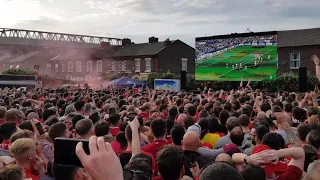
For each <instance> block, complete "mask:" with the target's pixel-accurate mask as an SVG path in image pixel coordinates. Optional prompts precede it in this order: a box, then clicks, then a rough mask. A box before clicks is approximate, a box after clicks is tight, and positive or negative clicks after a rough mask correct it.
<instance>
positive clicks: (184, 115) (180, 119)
mask: <svg viewBox="0 0 320 180" xmlns="http://www.w3.org/2000/svg"><path fill="white" fill-rule="evenodd" d="M187 117H188V115H186V114H184V113H182V114H180V115H179V116H178V118H177V123H178V124H180V125H182V126H183V125H184V120H185V119H186V118H187Z"/></svg>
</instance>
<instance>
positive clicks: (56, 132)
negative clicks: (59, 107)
mask: <svg viewBox="0 0 320 180" xmlns="http://www.w3.org/2000/svg"><path fill="white" fill-rule="evenodd" d="M69 136H70V132H69V130H68V129H67V125H66V124H65V123H63V122H58V123H56V124H53V125H52V126H51V127H50V129H49V138H50V140H51V142H54V140H55V139H56V138H58V137H61V138H69Z"/></svg>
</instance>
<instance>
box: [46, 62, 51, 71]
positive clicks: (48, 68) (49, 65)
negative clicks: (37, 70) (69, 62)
mask: <svg viewBox="0 0 320 180" xmlns="http://www.w3.org/2000/svg"><path fill="white" fill-rule="evenodd" d="M46 67H47V71H49V72H51V70H52V64H51V63H47V65H46Z"/></svg>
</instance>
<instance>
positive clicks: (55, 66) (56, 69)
mask: <svg viewBox="0 0 320 180" xmlns="http://www.w3.org/2000/svg"><path fill="white" fill-rule="evenodd" d="M54 69H55V71H56V72H59V64H55V65H54Z"/></svg>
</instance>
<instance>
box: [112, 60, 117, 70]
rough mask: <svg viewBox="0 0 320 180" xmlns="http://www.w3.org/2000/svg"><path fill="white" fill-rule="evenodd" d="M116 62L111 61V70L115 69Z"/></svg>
mask: <svg viewBox="0 0 320 180" xmlns="http://www.w3.org/2000/svg"><path fill="white" fill-rule="evenodd" d="M116 69H117V68H116V62H114V61H112V62H111V71H116Z"/></svg>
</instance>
